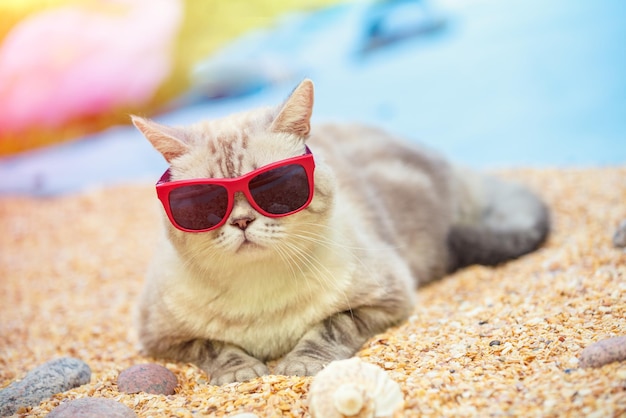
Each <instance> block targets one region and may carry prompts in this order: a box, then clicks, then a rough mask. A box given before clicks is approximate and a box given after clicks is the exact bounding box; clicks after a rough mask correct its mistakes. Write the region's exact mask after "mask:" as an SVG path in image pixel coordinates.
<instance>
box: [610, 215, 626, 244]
mask: <svg viewBox="0 0 626 418" xmlns="http://www.w3.org/2000/svg"><path fill="white" fill-rule="evenodd" d="M613 245H614V246H616V247H617V248H626V219H625V220H623V221H622V222H621V223H620V224H619V226H618V227H617V231H615V234H614V235H613Z"/></svg>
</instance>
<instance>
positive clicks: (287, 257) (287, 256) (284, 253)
mask: <svg viewBox="0 0 626 418" xmlns="http://www.w3.org/2000/svg"><path fill="white" fill-rule="evenodd" d="M273 248H274V250H275V251H276V253H277V254H278V255H279V257H280V258H281V259H282V260H283V262H284V263H285V264H286V265H287V267H289V270H290V271H291V275H292V280H294V281H297V280H298V275H297V274H296V271H295V270H294V268H293V266H296V267H297V268H298V270H299V271H300V273H301V276H300V277H302V276H304V270H303V269H302V266H301V265H300V263H298V260H296V259H294V257H293V255H292V254H291V253H290V252H289V251H288V250H287V249H286V248H283V245H282V244H281V243H279V244H278V245H275V246H274V247H273ZM306 285H307V287H308V289H309V293H312V289H311V285H310V283H309V282H308V280H306Z"/></svg>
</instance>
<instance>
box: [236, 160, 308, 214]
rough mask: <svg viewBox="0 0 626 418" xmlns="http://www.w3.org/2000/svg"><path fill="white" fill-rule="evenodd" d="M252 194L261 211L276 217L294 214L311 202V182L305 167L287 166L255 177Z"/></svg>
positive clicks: (252, 182) (251, 182)
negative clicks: (308, 201)
mask: <svg viewBox="0 0 626 418" xmlns="http://www.w3.org/2000/svg"><path fill="white" fill-rule="evenodd" d="M248 187H249V188H250V193H251V194H252V197H253V198H254V201H255V202H256V204H257V205H259V206H260V207H261V209H263V210H265V211H266V212H268V213H271V214H274V215H281V214H284V213H289V212H293V211H295V210H298V209H300V208H301V207H302V206H304V205H305V204H306V202H307V200H309V181H308V179H307V175H306V171H305V169H304V167H302V166H301V165H298V164H291V165H286V166H284V167H278V168H275V169H273V170H269V171H266V172H264V173H262V174H259V175H258V176H256V177H254V178H253V179H252V180H251V181H250V184H249V185H248Z"/></svg>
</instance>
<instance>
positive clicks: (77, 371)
mask: <svg viewBox="0 0 626 418" xmlns="http://www.w3.org/2000/svg"><path fill="white" fill-rule="evenodd" d="M90 380H91V369H90V368H89V366H88V365H87V364H86V363H85V362H84V361H82V360H79V359H76V358H72V357H63V358H60V359H56V360H51V361H49V362H47V363H44V364H42V365H41V366H39V367H36V368H34V369H33V370H31V371H30V372H28V373H27V374H26V376H24V378H23V379H22V380H20V381H16V382H13V383H11V384H10V385H9V386H7V387H6V388H5V389H3V390H1V391H0V416H7V415H12V414H14V413H15V412H16V411H17V410H18V409H19V408H22V407H27V406H35V405H39V404H40V403H41V401H43V400H44V399H47V398H49V397H51V396H52V395H55V394H57V393H61V392H65V391H67V390H70V389H73V388H75V387H78V386H82V385H84V384H87V383H89V381H90Z"/></svg>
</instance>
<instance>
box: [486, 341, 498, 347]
mask: <svg viewBox="0 0 626 418" xmlns="http://www.w3.org/2000/svg"><path fill="white" fill-rule="evenodd" d="M500 344H501V343H500V340H493V341H491V342H489V347H493V346H494V345H500Z"/></svg>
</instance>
